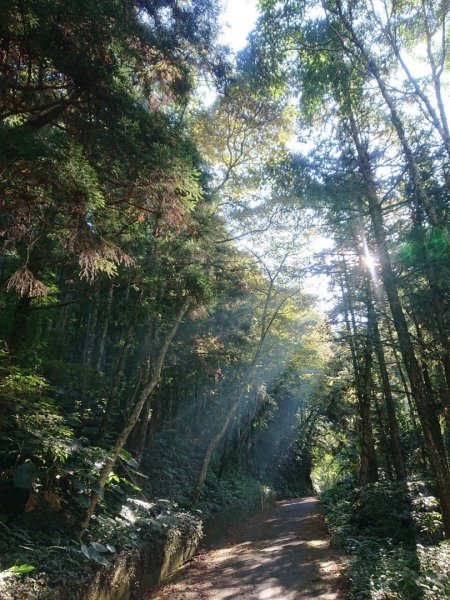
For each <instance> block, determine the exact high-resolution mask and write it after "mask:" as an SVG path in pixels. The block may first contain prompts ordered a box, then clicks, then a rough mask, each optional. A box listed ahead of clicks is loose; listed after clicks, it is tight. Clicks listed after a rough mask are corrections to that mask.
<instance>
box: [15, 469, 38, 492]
mask: <svg viewBox="0 0 450 600" xmlns="http://www.w3.org/2000/svg"><path fill="white" fill-rule="evenodd" d="M34 470H35V467H34V464H33V463H31V462H26V463H22V464H21V465H18V466H17V467H16V468H15V469H14V473H13V484H14V485H15V486H16V487H18V488H22V489H24V490H29V489H30V488H31V486H32V485H33V474H34Z"/></svg>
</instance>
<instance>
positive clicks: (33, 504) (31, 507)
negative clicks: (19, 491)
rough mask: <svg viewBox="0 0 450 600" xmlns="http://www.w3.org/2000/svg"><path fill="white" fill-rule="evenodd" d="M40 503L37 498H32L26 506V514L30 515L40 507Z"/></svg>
mask: <svg viewBox="0 0 450 600" xmlns="http://www.w3.org/2000/svg"><path fill="white" fill-rule="evenodd" d="M38 505H39V503H38V501H37V498H36V496H30V497H29V498H28V500H27V503H26V504H25V508H24V512H26V513H29V512H32V511H33V510H35V509H36V508H37V507H38Z"/></svg>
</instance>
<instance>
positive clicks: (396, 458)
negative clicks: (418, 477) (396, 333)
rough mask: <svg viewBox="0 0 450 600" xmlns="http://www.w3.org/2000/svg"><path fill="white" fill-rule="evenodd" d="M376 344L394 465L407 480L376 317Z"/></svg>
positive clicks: (401, 477) (399, 475) (402, 477)
mask: <svg viewBox="0 0 450 600" xmlns="http://www.w3.org/2000/svg"><path fill="white" fill-rule="evenodd" d="M374 317H375V315H374ZM373 332H374V342H375V352H376V355H377V360H378V366H379V369H380V376H381V383H382V386H383V396H384V401H385V404H386V414H387V420H388V427H389V437H390V441H391V451H392V462H393V464H394V469H395V474H396V476H397V479H398V481H402V480H404V479H406V469H405V463H404V460H403V453H402V447H401V444H400V433H399V426H398V421H397V414H396V408H395V400H394V397H393V395H392V388H391V382H390V379H389V373H388V369H387V366H386V358H385V355H384V350H383V344H382V343H381V336H380V330H379V327H378V322H377V319H376V317H375V318H374V329H373Z"/></svg>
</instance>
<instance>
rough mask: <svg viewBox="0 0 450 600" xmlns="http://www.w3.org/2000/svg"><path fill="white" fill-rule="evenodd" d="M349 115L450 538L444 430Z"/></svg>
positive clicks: (362, 149)
mask: <svg viewBox="0 0 450 600" xmlns="http://www.w3.org/2000/svg"><path fill="white" fill-rule="evenodd" d="M348 116H349V123H350V128H351V132H352V137H353V140H354V143H355V146H356V150H357V154H358V163H359V170H360V173H361V175H362V178H363V181H364V183H365V191H366V196H367V201H368V204H369V214H370V217H371V221H372V227H373V232H374V236H375V239H376V243H377V248H378V255H379V259H380V265H381V275H382V279H383V284H384V288H385V290H386V295H387V298H388V302H389V306H390V308H391V313H392V318H393V320H394V326H395V329H396V331H397V336H398V341H399V346H400V352H401V354H402V358H403V363H404V365H405V368H406V372H407V374H408V378H409V381H410V385H411V394H412V396H413V398H414V402H415V404H416V407H417V412H418V415H419V419H420V423H421V425H422V429H423V433H424V439H425V445H426V448H427V453H428V456H429V457H430V463H431V466H432V468H433V471H434V475H435V478H436V485H437V490H438V497H439V501H440V506H441V512H442V519H443V524H444V531H445V536H446V537H447V538H448V537H450V470H449V465H448V461H447V456H446V452H445V445H444V441H443V437H442V431H441V428H440V424H439V419H438V416H437V414H436V410H435V408H434V399H433V398H432V397H430V395H429V392H428V389H427V386H426V385H425V383H424V381H423V377H422V374H421V369H420V365H419V362H418V360H417V357H416V354H415V349H414V344H413V342H412V339H411V336H410V333H409V330H408V324H407V321H406V317H405V313H404V311H403V307H402V304H401V302H400V297H399V293H398V288H397V281H396V277H395V274H394V271H393V269H392V265H391V259H390V256H389V252H388V248H387V239H386V235H385V230H384V224H383V216H382V211H381V206H380V202H379V199H378V192H377V189H376V185H375V181H374V177H373V174H372V167H371V163H370V158H369V155H368V152H367V149H366V148H365V146H364V144H363V143H362V142H361V140H360V136H359V131H358V128H357V125H356V120H355V117H354V114H353V113H352V112H351V111H349V115H348Z"/></svg>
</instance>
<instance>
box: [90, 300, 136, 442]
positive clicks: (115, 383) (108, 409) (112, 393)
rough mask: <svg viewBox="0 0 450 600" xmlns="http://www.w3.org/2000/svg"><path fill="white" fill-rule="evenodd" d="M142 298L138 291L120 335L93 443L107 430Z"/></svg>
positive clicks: (101, 439)
mask: <svg viewBox="0 0 450 600" xmlns="http://www.w3.org/2000/svg"><path fill="white" fill-rule="evenodd" d="M141 300H142V291H141V292H140V293H139V295H138V297H137V299H136V304H135V306H134V311H133V315H132V317H131V320H130V322H129V323H128V328H127V330H126V331H125V332H124V336H123V337H122V341H123V345H122V351H121V353H120V356H119V361H118V363H117V366H116V370H115V372H114V375H113V380H112V384H111V389H110V390H109V394H108V399H107V401H106V406H105V412H104V414H103V418H102V420H101V422H100V426H99V428H98V432H97V436H96V438H95V443H96V444H100V443H101V442H102V441H103V439H104V437H105V434H106V432H107V431H108V426H109V423H110V421H111V417H112V415H113V412H114V407H115V405H116V399H117V395H118V393H119V388H120V384H121V382H122V378H123V374H124V371H125V365H126V364H127V358H128V353H129V351H130V348H131V344H132V343H133V335H134V331H135V328H136V323H137V318H138V313H139V306H140V304H141Z"/></svg>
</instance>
